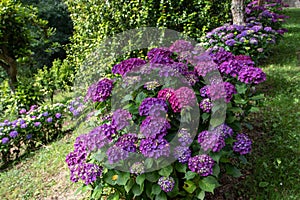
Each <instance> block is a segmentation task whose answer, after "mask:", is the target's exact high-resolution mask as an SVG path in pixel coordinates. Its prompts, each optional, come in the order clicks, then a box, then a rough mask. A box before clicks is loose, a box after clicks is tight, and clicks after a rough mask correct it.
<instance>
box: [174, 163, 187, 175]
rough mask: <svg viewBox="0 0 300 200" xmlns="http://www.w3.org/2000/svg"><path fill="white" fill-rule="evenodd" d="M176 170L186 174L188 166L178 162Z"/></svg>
mask: <svg viewBox="0 0 300 200" xmlns="http://www.w3.org/2000/svg"><path fill="white" fill-rule="evenodd" d="M175 169H176V171H178V172H181V173H186V169H187V164H182V163H180V162H176V163H175Z"/></svg>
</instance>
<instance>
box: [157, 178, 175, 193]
mask: <svg viewBox="0 0 300 200" xmlns="http://www.w3.org/2000/svg"><path fill="white" fill-rule="evenodd" d="M157 184H158V185H159V186H160V188H161V189H162V191H164V192H171V191H172V190H173V188H174V185H175V180H174V178H172V177H164V176H163V177H160V178H159V179H158V182H157Z"/></svg>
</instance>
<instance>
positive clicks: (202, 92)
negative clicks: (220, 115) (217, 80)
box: [200, 85, 209, 97]
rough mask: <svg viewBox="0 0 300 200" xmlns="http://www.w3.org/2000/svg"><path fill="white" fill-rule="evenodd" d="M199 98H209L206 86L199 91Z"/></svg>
mask: <svg viewBox="0 0 300 200" xmlns="http://www.w3.org/2000/svg"><path fill="white" fill-rule="evenodd" d="M200 95H201V97H209V87H208V86H207V85H206V86H204V87H202V88H201V89H200Z"/></svg>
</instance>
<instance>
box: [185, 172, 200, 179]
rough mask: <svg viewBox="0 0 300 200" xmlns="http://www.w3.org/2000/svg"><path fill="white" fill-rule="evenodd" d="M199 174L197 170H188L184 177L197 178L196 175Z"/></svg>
mask: <svg viewBox="0 0 300 200" xmlns="http://www.w3.org/2000/svg"><path fill="white" fill-rule="evenodd" d="M197 175H198V174H197V173H196V172H192V171H188V172H187V173H186V174H185V176H184V178H185V179H186V180H191V179H193V178H195V176H197Z"/></svg>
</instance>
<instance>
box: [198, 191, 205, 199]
mask: <svg viewBox="0 0 300 200" xmlns="http://www.w3.org/2000/svg"><path fill="white" fill-rule="evenodd" d="M204 198H205V192H204V191H203V190H199V191H198V192H197V199H200V200H204Z"/></svg>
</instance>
